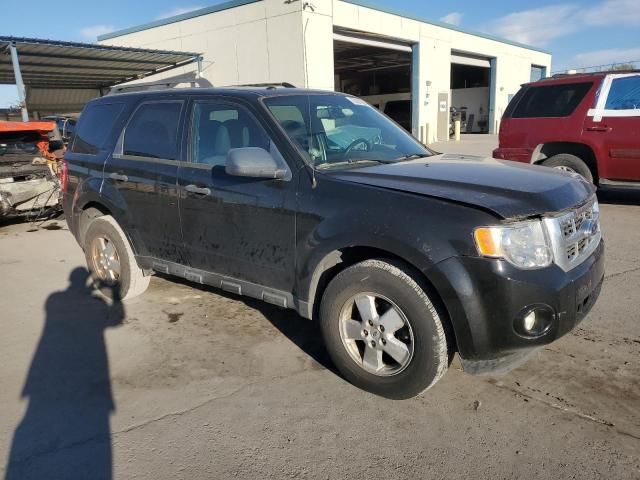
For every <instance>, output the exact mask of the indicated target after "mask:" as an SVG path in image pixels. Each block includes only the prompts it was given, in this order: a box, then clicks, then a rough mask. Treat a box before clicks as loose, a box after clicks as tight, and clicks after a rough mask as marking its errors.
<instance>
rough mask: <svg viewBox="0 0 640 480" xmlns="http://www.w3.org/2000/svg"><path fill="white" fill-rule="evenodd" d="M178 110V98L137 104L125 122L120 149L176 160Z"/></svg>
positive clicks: (125, 151) (129, 153)
mask: <svg viewBox="0 0 640 480" xmlns="http://www.w3.org/2000/svg"><path fill="white" fill-rule="evenodd" d="M181 110H182V102H180V101H173V102H150V103H143V104H142V105H140V107H139V108H138V109H137V110H136V111H135V113H134V114H133V117H131V121H130V122H129V124H128V125H127V130H126V131H125V134H124V143H123V149H122V153H123V154H125V155H135V156H138V157H151V158H163V159H167V160H177V159H178V125H179V124H180V111H181Z"/></svg>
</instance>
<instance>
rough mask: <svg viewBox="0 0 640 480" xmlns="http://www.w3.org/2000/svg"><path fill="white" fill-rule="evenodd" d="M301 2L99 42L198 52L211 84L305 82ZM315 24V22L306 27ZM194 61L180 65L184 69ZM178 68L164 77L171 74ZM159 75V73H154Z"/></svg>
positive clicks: (264, 5)
mask: <svg viewBox="0 0 640 480" xmlns="http://www.w3.org/2000/svg"><path fill="white" fill-rule="evenodd" d="M302 27H303V23H302V6H301V3H300V2H293V3H284V2H283V1H282V0H263V1H260V2H255V3H249V4H246V5H241V6H237V7H234V8H229V9H226V10H221V11H217V12H215V13H209V14H206V15H201V16H197V17H195V18H189V19H186V20H181V21H178V22H175V23H170V24H168V25H162V26H156V27H153V28H149V29H146V30H141V31H137V32H133V33H128V34H125V35H121V36H118V37H114V38H109V39H106V40H103V41H101V42H100V43H101V44H106V45H119V46H131V47H142V48H157V49H164V50H179V51H186V52H198V53H202V55H203V59H204V61H203V70H204V72H203V77H204V78H206V79H207V80H209V81H210V82H211V83H212V84H213V85H241V84H247V83H266V82H284V81H287V82H291V83H294V84H295V85H301V86H302V85H305V83H306V82H305V69H304V68H303V65H304V48H303V45H302V42H301V41H300V40H301V39H302ZM317 28H318V27H317V26H316V24H315V23H314V24H313V25H311V27H310V29H311V30H315V29H317ZM194 69H195V66H188V67H184V68H183V73H186V72H187V71H192V70H194ZM174 75H176V71H172V72H169V73H167V74H166V75H165V76H167V77H168V76H174ZM153 78H158V79H160V78H162V76H158V77H152V78H150V79H147V80H146V81H150V80H152V79H153Z"/></svg>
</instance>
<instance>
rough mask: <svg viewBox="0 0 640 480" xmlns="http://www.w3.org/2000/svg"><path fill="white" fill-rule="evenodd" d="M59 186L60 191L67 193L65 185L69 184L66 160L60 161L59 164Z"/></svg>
mask: <svg viewBox="0 0 640 480" xmlns="http://www.w3.org/2000/svg"><path fill="white" fill-rule="evenodd" d="M59 176H60V188H61V189H62V193H67V187H68V186H69V162H67V161H66V160H63V161H62V164H61V165H60V173H59Z"/></svg>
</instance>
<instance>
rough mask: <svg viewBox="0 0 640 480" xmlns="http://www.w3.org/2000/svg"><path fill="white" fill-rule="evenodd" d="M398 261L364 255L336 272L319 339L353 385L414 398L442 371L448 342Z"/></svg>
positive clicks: (425, 298)
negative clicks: (321, 338) (321, 337)
mask: <svg viewBox="0 0 640 480" xmlns="http://www.w3.org/2000/svg"><path fill="white" fill-rule="evenodd" d="M408 272H410V270H409V269H408V268H406V267H405V266H404V265H402V264H400V263H396V262H394V261H389V260H366V261H364V262H361V263H358V264H356V265H353V266H351V267H349V268H347V269H345V270H344V271H342V272H341V273H339V274H338V275H337V276H336V277H335V278H334V279H333V280H332V281H331V282H330V283H329V285H328V286H327V289H326V290H325V292H324V295H323V297H322V303H321V305H320V323H321V330H322V335H323V337H324V341H325V344H326V347H327V350H328V352H329V355H330V356H331V359H332V360H333V362H334V364H335V365H336V367H337V368H338V370H339V371H340V372H341V373H342V375H343V376H344V377H345V378H346V379H347V380H348V381H349V382H351V383H352V384H354V385H355V386H357V387H359V388H362V389H363V390H367V391H369V392H372V393H375V394H377V395H380V396H383V397H387V398H392V399H406V398H411V397H414V396H416V395H418V394H420V393H422V392H424V391H426V390H428V389H429V388H431V387H432V386H433V385H434V384H435V383H436V382H437V381H438V380H439V379H440V378H441V377H442V376H443V375H444V374H445V372H446V371H447V368H448V364H449V362H448V359H449V357H448V346H447V339H446V335H445V331H444V327H443V324H442V320H441V319H440V316H439V314H438V312H437V310H436V308H435V307H434V305H433V303H432V301H431V299H430V298H429V297H428V295H427V294H426V293H425V291H424V290H423V289H422V288H421V287H420V285H419V284H418V283H417V282H416V280H415V279H414V278H413V277H412V276H411V275H410V274H409V273H408Z"/></svg>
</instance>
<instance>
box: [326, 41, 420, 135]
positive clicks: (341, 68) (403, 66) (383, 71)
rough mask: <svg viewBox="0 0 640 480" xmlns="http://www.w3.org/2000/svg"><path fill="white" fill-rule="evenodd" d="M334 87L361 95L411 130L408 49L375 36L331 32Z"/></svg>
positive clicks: (410, 70) (410, 69) (411, 57)
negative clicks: (332, 39)
mask: <svg viewBox="0 0 640 480" xmlns="http://www.w3.org/2000/svg"><path fill="white" fill-rule="evenodd" d="M333 48H334V68H335V89H336V91H338V92H344V93H348V94H351V95H356V96H358V97H361V98H363V99H364V100H365V101H367V102H368V103H370V104H371V105H373V106H375V107H376V108H378V109H379V110H380V111H382V112H384V113H385V114H387V115H388V116H389V117H391V118H392V119H393V120H395V121H396V122H398V123H399V124H400V125H401V126H402V127H403V128H405V129H406V130H407V131H408V132H411V129H412V95H411V88H412V62H413V54H412V48H411V47H410V46H408V45H403V44H396V43H390V42H388V41H383V40H381V39H377V38H375V39H374V38H369V37H367V38H364V37H355V36H349V35H343V34H338V33H336V34H334V46H333Z"/></svg>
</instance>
